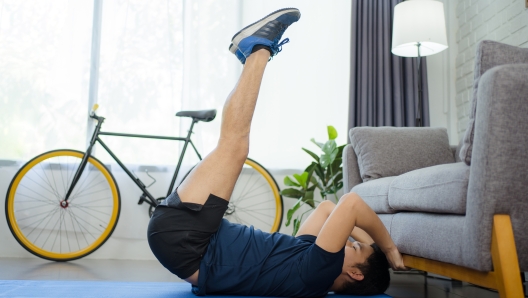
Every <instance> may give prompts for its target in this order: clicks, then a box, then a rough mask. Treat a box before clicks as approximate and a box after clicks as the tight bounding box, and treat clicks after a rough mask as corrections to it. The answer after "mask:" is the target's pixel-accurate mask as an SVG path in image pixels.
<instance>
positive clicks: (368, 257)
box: [332, 241, 390, 295]
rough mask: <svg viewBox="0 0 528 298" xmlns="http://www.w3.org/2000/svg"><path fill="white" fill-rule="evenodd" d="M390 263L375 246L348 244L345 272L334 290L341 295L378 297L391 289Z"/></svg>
mask: <svg viewBox="0 0 528 298" xmlns="http://www.w3.org/2000/svg"><path fill="white" fill-rule="evenodd" d="M389 282H390V274H389V263H388V261H387V258H386V257H385V254H384V253H383V252H382V251H381V250H380V248H379V247H378V246H377V245H376V244H375V243H373V244H371V245H368V244H365V243H360V242H357V241H356V242H354V243H350V242H349V243H348V244H347V246H346V247H345V261H344V264H343V272H342V273H341V275H340V276H339V277H338V278H337V279H336V280H335V282H334V285H333V286H332V290H333V291H334V292H336V293H340V294H354V295H376V294H382V293H383V292H385V291H386V290H387V288H388V287H389Z"/></svg>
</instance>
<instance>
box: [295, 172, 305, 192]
mask: <svg viewBox="0 0 528 298" xmlns="http://www.w3.org/2000/svg"><path fill="white" fill-rule="evenodd" d="M293 177H294V178H295V180H297V182H299V184H300V185H301V186H302V188H303V189H306V181H307V180H308V173H306V172H303V173H302V174H300V175H299V174H293Z"/></svg>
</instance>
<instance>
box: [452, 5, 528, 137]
mask: <svg viewBox="0 0 528 298" xmlns="http://www.w3.org/2000/svg"><path fill="white" fill-rule="evenodd" d="M456 2H458V5H457V7H456V15H457V18H458V31H457V36H456V40H457V43H458V53H457V58H456V110H457V132H458V135H459V137H461V136H462V135H463V134H464V132H465V130H466V125H467V122H468V115H469V109H470V100H471V95H472V87H473V68H474V65H475V46H476V44H477V43H478V42H479V41H481V40H494V41H499V42H503V43H506V44H510V45H514V46H521V47H528V9H527V8H526V7H525V0H457V1H456Z"/></svg>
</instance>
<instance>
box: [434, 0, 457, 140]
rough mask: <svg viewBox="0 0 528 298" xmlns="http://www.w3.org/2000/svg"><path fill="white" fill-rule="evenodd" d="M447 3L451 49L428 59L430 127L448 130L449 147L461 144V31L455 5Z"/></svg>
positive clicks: (447, 29) (446, 13) (447, 0)
mask: <svg viewBox="0 0 528 298" xmlns="http://www.w3.org/2000/svg"><path fill="white" fill-rule="evenodd" d="M440 2H443V3H444V13H445V17H446V31H447V40H448V46H449V47H448V48H447V49H446V50H444V51H442V52H440V53H438V54H436V55H432V56H427V81H428V87H429V115H430V125H431V127H445V128H446V129H447V133H448V135H449V143H450V144H452V145H456V144H458V133H457V130H456V106H455V100H454V99H455V85H454V81H455V80H454V77H455V68H454V65H455V59H456V55H457V51H458V45H457V43H456V38H455V33H456V30H457V28H458V23H457V19H456V17H455V14H454V11H455V7H456V3H455V2H454V1H450V0H443V1H440Z"/></svg>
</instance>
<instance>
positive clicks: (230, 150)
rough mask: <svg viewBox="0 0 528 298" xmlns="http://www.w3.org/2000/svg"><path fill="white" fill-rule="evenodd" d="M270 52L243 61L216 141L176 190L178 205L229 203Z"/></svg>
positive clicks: (247, 144)
mask: <svg viewBox="0 0 528 298" xmlns="http://www.w3.org/2000/svg"><path fill="white" fill-rule="evenodd" d="M269 57H270V52H269V51H267V50H265V49H261V50H258V51H256V52H254V53H253V54H251V55H250V56H249V57H248V58H247V59H246V63H245V66H244V69H243V71H242V74H241V75H240V79H239V80H238V83H237V85H236V86H235V89H234V90H233V91H232V92H231V94H230V95H229V96H228V98H227V100H226V103H225V105H224V109H223V113H222V126H221V132H220V139H219V140H218V145H217V146H216V148H215V149H214V150H213V151H212V152H211V153H210V154H209V155H207V156H206V157H205V158H204V159H203V160H202V161H201V162H200V163H199V164H198V165H197V166H196V167H195V168H194V169H193V171H192V172H191V173H190V174H189V176H188V177H187V178H186V179H185V181H183V183H182V184H181V185H180V186H179V187H178V190H177V192H178V195H179V196H180V199H181V201H182V202H190V203H197V204H202V205H203V204H204V203H205V202H206V201H207V198H208V197H209V195H210V194H213V195H215V196H218V197H220V198H223V199H225V200H229V198H230V197H231V193H232V192H233V188H234V187H235V183H236V181H237V179H238V176H239V175H240V172H241V170H242V166H243V165H244V161H245V160H246V158H247V155H248V151H249V131H250V128H251V120H252V118H253V112H254V110H255V106H256V103H257V98H258V94H259V90H260V85H261V82H262V77H263V75H264V70H265V68H266V65H267V63H268V59H269Z"/></svg>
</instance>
